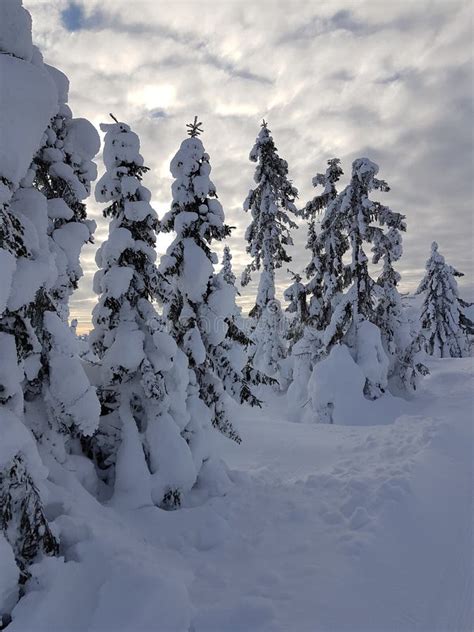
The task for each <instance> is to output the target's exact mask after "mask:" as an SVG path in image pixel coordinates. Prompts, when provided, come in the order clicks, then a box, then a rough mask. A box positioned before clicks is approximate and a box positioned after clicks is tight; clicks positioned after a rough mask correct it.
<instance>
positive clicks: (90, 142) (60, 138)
mask: <svg viewBox="0 0 474 632" xmlns="http://www.w3.org/2000/svg"><path fill="white" fill-rule="evenodd" d="M48 70H49V72H50V74H51V75H52V77H53V79H54V80H55V83H56V86H57V89H58V94H59V100H60V102H59V110H58V112H57V114H56V115H55V116H54V117H53V118H52V120H51V123H50V125H49V126H48V128H47V130H46V133H45V136H44V139H45V140H44V144H43V146H42V147H41V148H40V150H39V151H38V152H37V154H36V156H35V158H34V161H33V164H32V168H31V170H30V173H29V174H28V178H29V179H30V181H31V183H32V184H33V186H35V187H36V188H37V189H38V190H39V191H41V192H42V193H43V194H44V195H45V197H46V198H47V199H48V219H49V225H48V234H49V235H50V237H51V240H50V241H51V243H50V247H51V248H52V249H53V252H54V254H55V259H56V266H57V268H58V278H57V280H56V282H55V284H54V287H53V288H52V290H51V298H52V300H53V301H54V304H55V308H56V310H57V312H58V313H59V314H60V315H61V317H62V318H63V319H64V320H67V318H68V315H69V314H68V312H69V309H68V301H69V297H70V295H71V294H72V292H73V291H74V290H75V289H77V284H78V281H79V279H80V278H81V276H82V274H83V272H82V268H81V265H80V262H79V256H80V252H81V249H82V247H83V246H84V244H86V243H87V242H92V240H93V238H92V236H93V233H94V230H95V227H96V225H95V222H94V221H93V220H90V219H88V218H87V210H86V205H85V203H84V200H85V199H86V198H87V197H89V195H90V190H91V182H92V181H93V180H95V179H96V178H97V167H96V164H95V163H94V162H93V158H94V156H95V155H96V154H97V152H98V151H99V148H100V139H99V135H98V134H97V131H96V130H95V128H94V126H93V125H92V124H91V123H90V122H89V121H87V120H86V119H82V118H73V116H72V112H71V110H70V108H69V106H68V105H67V99H68V90H69V81H68V79H67V77H65V75H63V73H61V72H60V71H59V70H57V69H56V68H53V67H51V66H48Z"/></svg>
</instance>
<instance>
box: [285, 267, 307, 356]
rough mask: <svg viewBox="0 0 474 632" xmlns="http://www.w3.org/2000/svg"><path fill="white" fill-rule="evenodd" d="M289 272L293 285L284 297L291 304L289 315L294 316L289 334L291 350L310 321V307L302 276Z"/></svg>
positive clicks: (288, 309)
mask: <svg viewBox="0 0 474 632" xmlns="http://www.w3.org/2000/svg"><path fill="white" fill-rule="evenodd" d="M288 272H289V273H290V274H291V275H292V279H293V283H292V284H291V285H290V286H289V287H288V288H287V289H286V290H285V292H284V293H283V297H284V299H285V300H286V301H287V302H288V303H289V305H288V307H287V308H286V311H287V312H288V313H289V314H293V318H292V319H291V321H290V324H289V327H288V333H287V337H288V340H289V341H290V350H291V347H292V346H293V345H294V344H295V342H297V341H298V340H299V339H300V338H301V336H302V335H303V331H304V328H305V325H306V323H307V320H308V305H307V299H306V286H305V285H304V283H302V277H301V275H299V274H297V273H295V272H291V270H288Z"/></svg>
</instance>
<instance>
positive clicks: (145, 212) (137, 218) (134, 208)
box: [124, 200, 156, 222]
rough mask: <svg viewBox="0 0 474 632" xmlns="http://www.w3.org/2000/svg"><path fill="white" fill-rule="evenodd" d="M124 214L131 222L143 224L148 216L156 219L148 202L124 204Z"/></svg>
mask: <svg viewBox="0 0 474 632" xmlns="http://www.w3.org/2000/svg"><path fill="white" fill-rule="evenodd" d="M124 214H125V217H126V218H127V219H129V220H130V221H131V222H143V220H145V219H146V218H147V217H148V216H151V217H156V213H155V211H154V210H153V209H152V207H151V206H150V204H149V202H143V201H141V200H140V201H138V202H125V208H124Z"/></svg>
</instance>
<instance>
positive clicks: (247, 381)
mask: <svg viewBox="0 0 474 632" xmlns="http://www.w3.org/2000/svg"><path fill="white" fill-rule="evenodd" d="M231 261H232V255H231V254H230V249H229V247H228V246H225V247H224V254H223V259H222V269H221V271H220V272H219V273H218V274H215V275H214V277H213V280H212V288H213V292H214V293H216V292H222V293H223V294H224V295H230V297H232V300H231V301H229V306H228V313H227V315H225V316H224V322H225V325H226V326H227V331H226V335H225V338H224V340H223V341H222V342H221V343H220V344H219V345H218V346H217V347H216V348H215V350H214V357H215V367H216V371H217V373H218V375H219V377H220V379H221V380H222V384H223V386H224V389H225V391H226V392H227V393H228V394H229V395H230V396H231V397H232V398H233V399H235V400H236V401H237V402H238V403H240V404H244V403H246V404H249V405H250V406H261V401H260V400H259V399H258V398H257V397H255V395H254V394H253V392H252V386H256V385H258V384H263V383H265V382H266V376H265V375H262V374H260V372H259V371H256V370H255V371H253V372H252V371H250V372H249V371H248V367H247V364H246V362H247V356H248V348H249V347H252V346H253V341H252V339H251V338H249V336H247V334H246V333H245V331H244V328H243V323H242V319H241V314H240V310H239V308H238V307H237V305H236V302H235V298H236V296H237V295H238V290H237V288H236V287H235V275H234V273H233V271H232V264H231ZM212 349H213V347H211V350H212Z"/></svg>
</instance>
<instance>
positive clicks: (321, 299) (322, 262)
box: [302, 158, 348, 331]
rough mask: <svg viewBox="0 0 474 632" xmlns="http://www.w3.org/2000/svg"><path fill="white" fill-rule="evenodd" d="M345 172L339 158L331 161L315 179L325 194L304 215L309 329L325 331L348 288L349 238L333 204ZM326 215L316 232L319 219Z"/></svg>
mask: <svg viewBox="0 0 474 632" xmlns="http://www.w3.org/2000/svg"><path fill="white" fill-rule="evenodd" d="M342 174H343V171H342V168H341V166H340V160H339V159H338V158H332V159H331V160H328V168H327V169H326V172H325V173H324V174H322V173H318V174H316V176H315V177H314V178H313V186H315V187H317V186H322V187H323V192H322V193H320V194H318V195H316V196H315V197H314V198H313V199H312V200H311V201H309V202H308V203H307V204H306V206H305V207H304V209H303V210H302V215H303V217H305V218H306V219H308V220H309V229H308V240H307V244H306V248H307V249H308V250H309V252H310V253H311V259H310V262H309V263H308V265H307V266H306V268H305V274H306V278H307V279H308V281H307V284H306V290H307V293H308V295H309V297H310V298H309V304H308V325H310V326H312V327H314V328H316V329H318V330H320V331H322V330H324V329H325V328H326V327H327V326H328V324H329V322H330V320H331V316H332V309H333V303H334V301H335V298H336V296H338V295H339V293H340V292H341V291H342V290H343V288H344V287H345V277H346V273H345V270H346V268H345V263H344V261H343V257H344V254H345V252H346V251H347V248H348V243H347V237H346V235H345V234H344V232H343V225H342V222H341V219H342V217H341V216H340V215H339V213H338V212H337V210H336V207H335V205H334V204H333V202H334V200H335V199H336V197H337V188H336V184H337V182H338V181H339V179H340V177H341V176H342ZM323 212H324V215H323V217H322V219H321V222H320V229H319V232H317V230H316V224H317V217H318V215H319V214H321V213H323Z"/></svg>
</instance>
